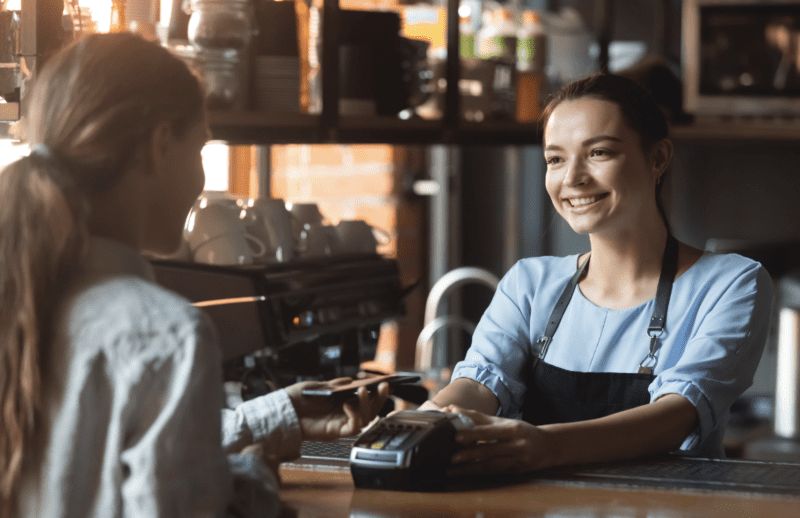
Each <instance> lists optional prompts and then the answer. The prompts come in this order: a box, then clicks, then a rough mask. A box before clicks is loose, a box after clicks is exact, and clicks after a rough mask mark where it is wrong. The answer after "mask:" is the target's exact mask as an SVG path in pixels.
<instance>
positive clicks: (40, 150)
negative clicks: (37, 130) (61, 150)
mask: <svg viewBox="0 0 800 518" xmlns="http://www.w3.org/2000/svg"><path fill="white" fill-rule="evenodd" d="M30 154H31V155H36V156H38V157H41V158H44V159H45V160H50V161H55V159H56V154H55V152H54V151H53V148H51V147H50V146H48V145H47V144H42V143H41V142H39V143H37V144H34V145H32V146H31V153H30Z"/></svg>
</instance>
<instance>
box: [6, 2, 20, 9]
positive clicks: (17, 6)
mask: <svg viewBox="0 0 800 518" xmlns="http://www.w3.org/2000/svg"><path fill="white" fill-rule="evenodd" d="M6 11H22V0H8V3H7V4H6Z"/></svg>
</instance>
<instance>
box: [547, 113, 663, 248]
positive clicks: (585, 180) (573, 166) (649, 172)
mask: <svg viewBox="0 0 800 518" xmlns="http://www.w3.org/2000/svg"><path fill="white" fill-rule="evenodd" d="M640 142H641V141H640V137H639V135H638V134H637V133H636V132H634V131H633V130H632V129H631V128H629V127H628V125H627V124H626V123H625V120H624V118H623V116H622V112H621V110H620V109H619V107H618V106H617V105H616V104H614V103H612V102H609V101H604V100H599V99H592V98H583V99H576V100H573V101H565V102H562V103H561V104H559V105H558V106H557V107H556V108H555V109H554V110H553V112H552V114H551V115H550V118H549V119H548V120H547V121H546V126H545V134H544V156H545V160H546V161H547V175H546V186H547V192H548V194H549V195H550V199H551V200H552V202H553V205H554V206H555V208H556V210H557V211H558V213H559V214H561V216H562V217H563V218H564V219H565V220H567V222H568V223H569V225H570V226H571V227H572V229H573V230H574V231H575V232H578V233H579V234H590V233H604V232H612V233H618V232H626V230H632V229H633V228H634V227H635V226H636V225H637V224H638V223H639V222H641V221H642V219H641V218H643V217H647V216H653V215H654V214H655V215H657V214H658V209H657V206H656V201H655V186H656V182H657V179H658V175H659V173H660V171H659V170H657V168H656V167H655V166H654V165H652V164H651V161H650V160H649V159H648V157H647V156H646V155H645V153H644V152H643V150H642V147H641V143H640Z"/></svg>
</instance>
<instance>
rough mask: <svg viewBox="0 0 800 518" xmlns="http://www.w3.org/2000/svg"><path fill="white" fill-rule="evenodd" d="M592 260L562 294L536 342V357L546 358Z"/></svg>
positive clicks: (582, 267) (574, 277)
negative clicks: (559, 325) (573, 295)
mask: <svg viewBox="0 0 800 518" xmlns="http://www.w3.org/2000/svg"><path fill="white" fill-rule="evenodd" d="M591 258H592V257H591V256H589V257H587V258H586V260H585V261H584V262H583V264H582V265H581V266H580V267H579V268H578V270H577V271H576V272H575V274H574V275H573V276H572V278H571V279H570V280H569V282H568V283H567V285H566V286H565V287H564V291H562V292H561V296H560V297H558V302H556V307H554V308H553V312H552V313H551V314H550V320H549V321H548V322H547V328H545V331H544V336H543V337H541V338H539V339H538V340H536V342H535V343H534V344H533V354H534V357H538V358H544V355H545V354H547V346H549V345H550V340H552V339H553V335H554V334H556V329H558V324H560V323H561V318H562V317H563V316H564V312H565V311H566V310H567V306H568V305H569V301H570V299H572V293H573V292H574V291H575V286H577V285H578V281H580V280H581V277H582V276H583V272H585V271H586V266H587V265H588V264H589V259H591Z"/></svg>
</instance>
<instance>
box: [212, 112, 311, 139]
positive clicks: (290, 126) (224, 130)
mask: <svg viewBox="0 0 800 518" xmlns="http://www.w3.org/2000/svg"><path fill="white" fill-rule="evenodd" d="M208 124H209V126H210V127H211V135H212V138H213V139H214V140H224V141H225V142H227V143H229V144H233V145H236V144H299V143H317V142H321V141H322V138H321V129H322V128H321V126H320V118H319V116H317V115H307V114H303V113H268V112H246V111H210V112H209V114H208Z"/></svg>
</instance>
